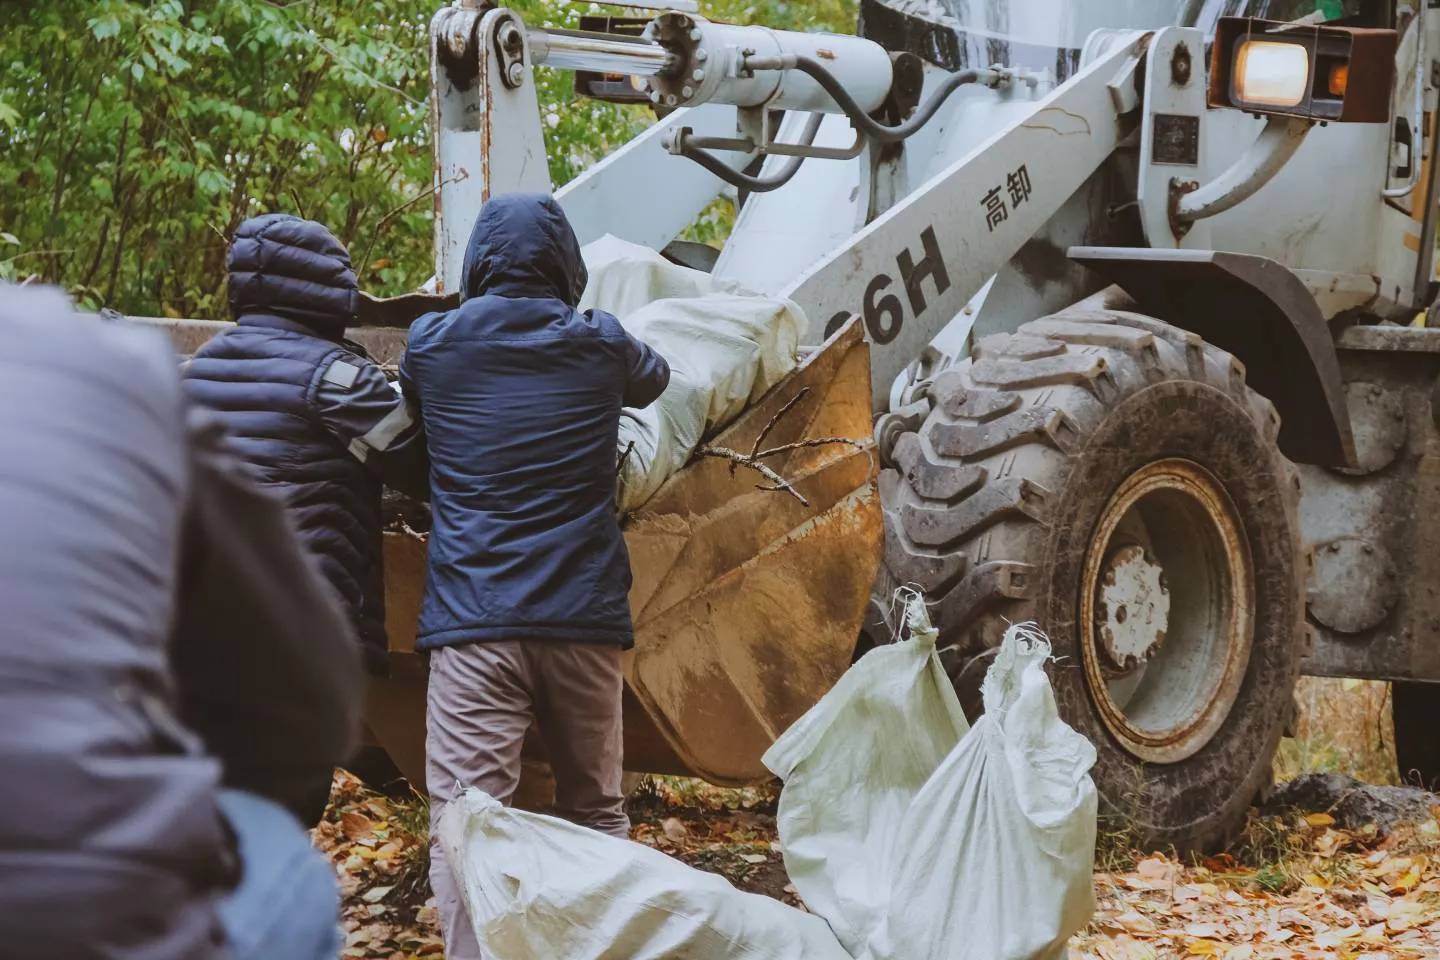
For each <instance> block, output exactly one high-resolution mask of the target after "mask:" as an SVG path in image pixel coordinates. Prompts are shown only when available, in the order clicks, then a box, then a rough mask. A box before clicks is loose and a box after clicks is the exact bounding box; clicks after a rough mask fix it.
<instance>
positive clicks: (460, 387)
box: [400, 194, 670, 960]
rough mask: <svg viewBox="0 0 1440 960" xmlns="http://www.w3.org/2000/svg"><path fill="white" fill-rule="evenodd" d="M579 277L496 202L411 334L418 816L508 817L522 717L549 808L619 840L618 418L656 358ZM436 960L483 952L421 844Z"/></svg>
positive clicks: (545, 199)
mask: <svg viewBox="0 0 1440 960" xmlns="http://www.w3.org/2000/svg"><path fill="white" fill-rule="evenodd" d="M585 282H586V272H585V265H584V262H583V261H582V259H581V255H580V245H579V242H578V241H577V240H576V237H575V232H574V230H573V229H571V226H570V224H569V222H568V221H567V220H566V219H565V214H564V212H563V211H562V210H561V209H560V205H559V204H558V203H556V202H555V199H554V198H553V197H551V196H549V195H545V194H505V195H500V196H496V197H493V198H492V199H491V200H489V201H488V202H487V203H486V204H485V206H484V207H483V208H482V209H481V211H480V216H479V218H478V219H477V221H476V223H475V229H474V232H473V233H472V234H471V237H470V243H469V247H468V249H467V250H466V254H465V261H464V268H463V277H462V290H461V293H462V303H461V305H460V306H459V307H458V308H457V309H455V310H452V311H450V312H448V313H435V314H428V315H426V316H423V317H421V318H420V319H419V320H417V321H416V322H415V323H414V324H413V325H412V326H411V328H410V337H409V345H408V349H407V351H406V354H405V359H404V362H403V363H402V364H401V370H400V382H401V386H402V390H403V391H404V393H405V396H406V397H407V398H410V399H411V400H412V401H413V402H415V403H416V404H417V405H418V408H419V411H420V417H421V421H422V423H423V428H424V434H425V436H426V438H427V444H428V448H429V462H430V502H431V507H432V510H433V527H432V530H431V534H430V545H429V551H430V568H429V575H428V579H427V582H426V585H425V596H424V601H423V604H422V607H421V614H420V624H419V630H418V641H417V646H418V647H419V649H421V650H427V651H430V653H431V658H430V681H429V684H430V685H429V696H428V704H427V722H426V728H427V740H426V762H427V771H426V780H427V786H428V788H429V791H430V798H431V811H432V818H438V817H439V815H440V812H441V811H442V810H443V808H444V805H445V803H446V802H447V801H448V800H450V799H452V798H453V797H454V796H455V795H456V793H457V787H459V788H463V787H467V786H476V787H479V788H480V789H482V790H484V791H485V792H486V793H488V794H490V795H491V796H493V797H496V798H497V799H499V800H501V801H502V802H506V803H508V802H510V800H511V798H512V796H513V795H514V792H515V789H516V786H517V785H518V783H519V776H520V748H521V745H522V743H523V741H524V739H525V733H526V731H527V729H528V728H529V727H530V725H531V723H532V722H534V723H535V724H536V725H537V727H538V731H539V733H540V736H541V739H542V741H543V743H544V745H545V749H546V754H547V756H548V759H549V761H550V765H551V767H552V768H553V770H554V774H555V787H556V807H557V812H559V813H560V815H562V816H564V817H566V818H567V819H570V820H572V821H573V822H575V823H579V824H582V825H586V826H590V827H593V828H595V829H597V830H601V831H604V832H606V833H610V834H613V835H616V836H625V835H627V833H628V829H629V820H628V819H627V817H626V815H625V810H624V797H623V794H622V792H621V789H620V779H621V767H620V764H621V722H620V696H621V688H622V677H621V661H620V655H621V651H622V650H623V649H624V648H626V647H629V646H630V645H631V643H632V627H631V622H630V606H629V602H628V593H629V589H630V581H631V577H630V560H629V556H628V554H627V553H626V550H625V541H624V539H623V538H622V537H621V533H620V523H619V518H618V516H617V514H616V507H615V493H616V490H615V484H616V461H617V450H616V446H617V443H618V430H619V423H620V410H621V407H622V406H628V407H644V406H647V405H649V404H650V403H652V402H654V401H655V400H656V399H657V398H658V397H659V396H660V394H661V392H662V391H663V390H664V389H665V387H666V385H667V383H668V382H669V379H670V370H669V367H668V366H667V365H666V363H665V361H664V359H663V358H661V357H660V356H659V354H657V353H656V352H655V351H653V350H651V349H650V348H649V347H647V346H646V345H645V344H643V343H641V342H640V341H639V340H636V339H635V338H634V337H631V336H630V335H629V334H627V333H626V332H625V330H624V328H622V327H621V326H620V323H619V321H617V320H616V319H615V318H614V317H613V316H611V315H610V314H608V313H604V312H603V311H600V310H590V311H586V312H584V313H581V312H580V311H578V310H577V309H576V304H577V303H579V301H580V294H581V292H582V291H583V290H584V288H585ZM431 851H432V866H431V883H432V886H433V887H434V888H435V894H436V900H437V905H438V907H439V911H440V916H441V923H442V926H443V928H444V934H445V943H446V956H447V957H450V958H452V960H471V958H475V957H478V956H479V950H478V947H477V946H476V944H475V939H474V936H473V933H471V931H470V929H469V922H468V920H467V919H466V915H465V912H464V907H463V905H462V904H461V902H460V899H459V897H458V892H457V889H456V886H455V882H454V880H453V878H452V877H451V875H450V869H449V867H448V866H447V864H446V863H445V859H444V851H443V850H441V849H440V848H439V846H438V844H432V847H431Z"/></svg>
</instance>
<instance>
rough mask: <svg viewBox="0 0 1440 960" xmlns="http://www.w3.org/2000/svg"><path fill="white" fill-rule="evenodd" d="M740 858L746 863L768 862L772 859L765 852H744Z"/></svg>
mask: <svg viewBox="0 0 1440 960" xmlns="http://www.w3.org/2000/svg"><path fill="white" fill-rule="evenodd" d="M740 859H741V860H744V861H745V862H746V863H766V862H768V861H769V860H770V858H769V857H767V856H765V854H763V853H742V854H741V855H740Z"/></svg>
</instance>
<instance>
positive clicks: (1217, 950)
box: [1186, 940, 1225, 957]
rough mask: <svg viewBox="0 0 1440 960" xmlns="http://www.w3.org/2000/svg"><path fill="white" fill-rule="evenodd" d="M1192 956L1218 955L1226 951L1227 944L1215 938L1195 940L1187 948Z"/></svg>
mask: <svg viewBox="0 0 1440 960" xmlns="http://www.w3.org/2000/svg"><path fill="white" fill-rule="evenodd" d="M1186 952H1187V953H1189V954H1190V956H1192V957H1218V956H1220V955H1222V954H1223V953H1224V952H1225V944H1223V943H1218V942H1216V941H1214V940H1195V941H1192V942H1191V944H1190V946H1189V947H1187V948H1186Z"/></svg>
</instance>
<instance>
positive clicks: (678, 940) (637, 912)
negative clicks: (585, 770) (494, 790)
mask: <svg viewBox="0 0 1440 960" xmlns="http://www.w3.org/2000/svg"><path fill="white" fill-rule="evenodd" d="M439 831H440V842H441V843H442V844H443V845H444V846H445V851H446V856H447V857H448V859H449V862H450V864H451V865H452V867H453V868H454V870H455V874H456V880H457V881H458V885H459V887H460V889H461V891H462V895H463V896H464V898H465V903H466V906H467V909H468V910H469V911H470V919H471V922H472V923H473V924H474V927H475V935H476V938H477V939H478V940H479V942H480V948H481V951H482V952H483V954H484V955H485V956H486V957H488V958H493V960H536V958H541V957H555V958H561V957H563V958H565V960H850V958H849V955H848V954H846V953H845V951H844V950H843V949H841V947H840V945H839V944H838V943H836V942H835V937H834V935H832V934H831V933H830V929H829V928H828V927H827V926H826V925H825V921H824V920H821V919H820V918H819V917H816V916H811V915H810V914H807V913H804V912H803V911H800V910H796V909H794V908H793V907H789V906H786V905H785V904H783V903H780V902H778V901H775V900H771V899H770V898H769V897H763V896H760V895H758V894H751V893H744V892H741V891H739V890H736V889H735V888H734V887H732V886H731V885H730V884H729V882H727V881H726V880H725V879H724V878H723V877H719V876H716V875H715V874H710V873H705V872H703V871H700V870H696V869H694V868H693V867H690V866H687V865H685V864H683V863H681V862H680V861H678V860H675V859H672V858H671V857H668V856H666V855H665V854H663V853H660V852H659V851H657V850H652V849H651V848H649V847H647V846H644V845H643V844H639V843H633V842H631V841H629V840H621V839H618V838H615V837H610V836H606V835H604V834H601V833H597V832H596V831H594V830H590V829H588V828H586V827H579V826H575V825H574V824H571V823H567V822H566V821H564V820H558V819H556V818H554V817H547V816H543V815H541V814H536V813H527V812H525V811H522V810H513V809H508V808H506V807H504V806H502V805H501V804H500V802H499V801H497V800H495V799H493V798H492V797H490V796H487V795H486V794H484V793H482V792H480V791H479V790H475V789H470V790H466V791H465V792H464V793H463V794H461V796H460V797H459V798H458V799H457V800H454V801H452V802H451V803H449V804H447V805H446V808H445V811H444V813H443V814H442V815H441V817H440V824H439Z"/></svg>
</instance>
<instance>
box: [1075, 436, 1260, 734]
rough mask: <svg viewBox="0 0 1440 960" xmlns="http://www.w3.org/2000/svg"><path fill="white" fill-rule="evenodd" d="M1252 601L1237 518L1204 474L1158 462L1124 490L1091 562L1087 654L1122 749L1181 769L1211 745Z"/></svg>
mask: <svg viewBox="0 0 1440 960" xmlns="http://www.w3.org/2000/svg"><path fill="white" fill-rule="evenodd" d="M1254 596H1255V588H1254V572H1253V568H1252V564H1251V558H1250V551H1249V546H1248V544H1247V542H1246V539H1245V537H1244V535H1243V529H1242V526H1241V524H1240V520H1239V515H1238V514H1237V512H1236V510H1235V505H1234V504H1233V503H1232V502H1231V500H1230V497H1229V495H1228V494H1227V493H1226V492H1225V488H1224V487H1222V486H1221V485H1220V482H1219V481H1218V480H1217V479H1215V477H1214V475H1212V474H1211V473H1210V472H1209V471H1208V470H1206V469H1205V468H1204V467H1202V466H1200V465H1199V464H1198V463H1194V462H1192V461H1189V460H1180V459H1171V460H1158V461H1156V462H1154V463H1150V464H1147V465H1146V466H1144V467H1142V468H1141V469H1139V470H1137V471H1135V472H1134V473H1133V474H1131V475H1130V476H1129V477H1128V478H1127V479H1126V480H1125V482H1124V483H1122V484H1121V485H1120V488H1119V489H1118V490H1117V491H1116V492H1115V494H1114V496H1112V497H1111V498H1110V502H1109V503H1108V504H1107V505H1106V507H1105V510H1104V512H1103V513H1102V514H1101V516H1100V519H1099V521H1098V522H1097V524H1096V527H1095V533H1094V536H1093V537H1092V538H1091V541H1090V547H1089V549H1088V550H1087V552H1086V555H1085V564H1084V567H1083V575H1082V580H1081V588H1080V629H1081V634H1082V636H1081V640H1082V642H1081V645H1080V646H1081V653H1082V658H1083V660H1084V665H1085V677H1086V681H1087V685H1088V687H1089V690H1090V696H1091V699H1092V701H1093V702H1094V703H1095V706H1096V709H1097V711H1098V713H1099V714H1100V717H1101V719H1102V720H1103V721H1104V723H1105V726H1106V728H1107V729H1109V731H1110V733H1111V734H1112V735H1114V737H1115V738H1116V739H1117V740H1118V741H1119V742H1120V744H1121V745H1122V746H1123V747H1125V749H1126V750H1128V751H1129V752H1130V753H1131V754H1133V755H1134V756H1136V757H1138V758H1140V759H1142V760H1146V761H1150V762H1153V763H1176V762H1178V761H1181V760H1184V759H1186V758H1187V757H1190V756H1193V755H1194V754H1195V753H1196V752H1197V751H1199V750H1200V749H1201V748H1202V747H1203V746H1204V745H1205V744H1206V743H1208V742H1209V741H1210V739H1211V737H1213V736H1214V735H1215V732H1216V731H1217V730H1219V728H1220V726H1221V724H1223V723H1224V722H1225V717H1226V716H1227V715H1228V714H1229V712H1230V708H1231V707H1232V706H1233V705H1234V703H1235V698H1236V696H1237V695H1238V694H1239V692H1240V685H1241V683H1242V681H1243V680H1244V677H1245V670H1246V667H1247V666H1248V664H1249V661H1250V648H1251V641H1252V632H1253V630H1252V628H1253V618H1254Z"/></svg>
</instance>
